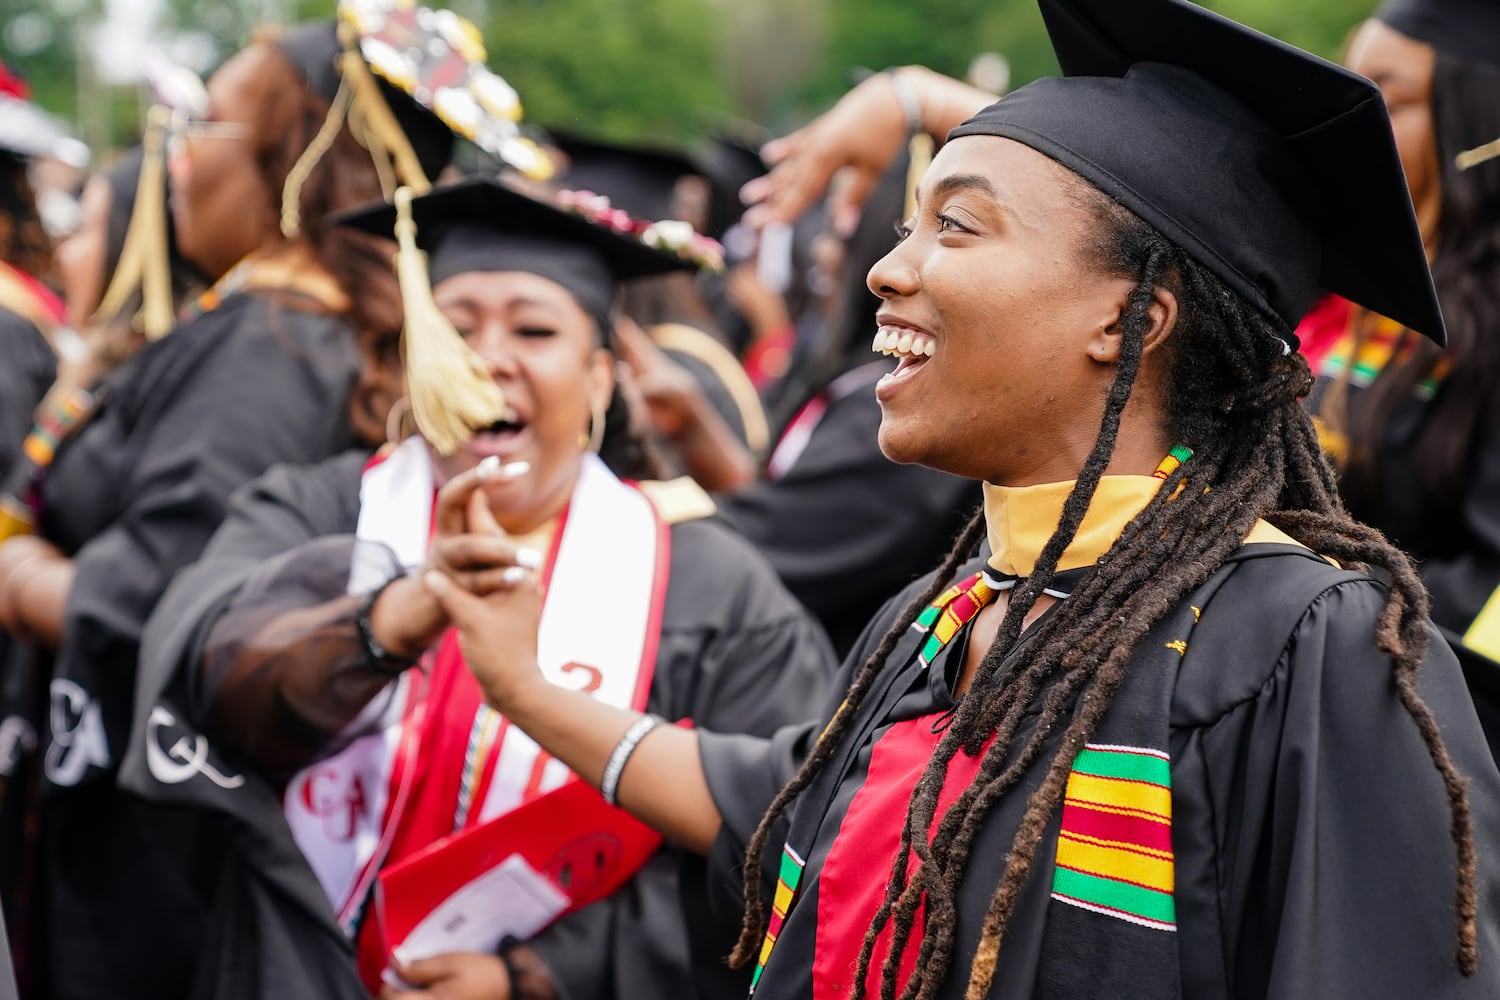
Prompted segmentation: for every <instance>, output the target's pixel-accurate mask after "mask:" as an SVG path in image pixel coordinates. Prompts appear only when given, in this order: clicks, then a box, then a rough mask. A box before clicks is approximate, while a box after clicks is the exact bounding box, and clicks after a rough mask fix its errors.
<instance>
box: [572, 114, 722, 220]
mask: <svg viewBox="0 0 1500 1000" xmlns="http://www.w3.org/2000/svg"><path fill="white" fill-rule="evenodd" d="M547 134H548V136H549V137H550V138H551V139H552V142H553V144H554V145H555V146H556V147H557V148H558V149H560V150H562V151H563V153H564V154H566V155H567V157H568V166H567V170H566V171H565V172H563V173H562V174H561V175H560V176H559V177H558V180H559V182H560V183H562V184H563V185H564V186H565V187H569V188H572V189H573V190H575V191H592V192H593V193H594V194H602V195H604V197H606V198H608V199H609V200H610V203H611V204H612V205H614V206H615V207H616V208H620V209H623V210H625V211H626V212H629V213H630V214H631V215H633V216H635V217H636V218H639V219H667V218H671V217H672V215H673V212H672V192H673V190H674V189H675V188H676V186H677V181H678V180H679V179H680V178H682V177H686V176H689V175H692V174H696V173H698V168H697V167H696V166H694V165H693V162H692V161H691V160H689V159H688V157H687V156H686V155H685V154H684V153H681V152H679V151H677V150H675V149H669V148H667V147H663V146H646V145H625V144H622V143H615V142H608V141H606V140H603V139H598V138H593V137H590V136H585V135H580V134H579V133H577V132H571V131H568V130H566V129H563V130H553V129H548V130H547Z"/></svg>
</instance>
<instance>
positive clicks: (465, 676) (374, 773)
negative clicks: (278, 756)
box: [283, 438, 668, 930]
mask: <svg viewBox="0 0 1500 1000" xmlns="http://www.w3.org/2000/svg"><path fill="white" fill-rule="evenodd" d="M435 489H436V487H435V483H434V479H433V475H432V467H431V463H430V460H429V458H428V455H427V450H426V446H425V445H424V444H423V443H422V441H421V440H420V439H418V438H412V439H410V440H408V441H407V442H406V443H405V444H403V445H402V446H401V447H400V448H398V449H396V450H395V451H394V452H392V453H391V455H390V456H389V457H388V458H387V459H386V460H385V461H383V462H381V463H379V464H377V465H373V466H372V467H371V468H369V469H367V470H366V472H365V476H364V480H363V483H362V484H361V488H360V516H359V526H358V528H357V535H358V537H359V538H360V539H361V540H362V541H364V540H369V541H378V542H381V543H383V544H384V545H386V546H388V547H389V548H390V549H391V550H392V551H393V552H394V553H395V554H396V557H397V558H398V559H399V560H400V561H401V563H402V564H403V565H404V566H407V567H409V568H412V569H415V568H416V567H417V566H420V565H421V564H422V562H423V561H424V559H425V557H426V552H427V545H428V540H429V537H430V534H431V530H432V512H433V498H434V496H435ZM666 539H667V530H666V525H665V524H663V523H662V522H661V520H660V519H659V518H658V516H657V514H656V511H655V510H654V509H653V507H652V506H651V504H650V502H649V501H648V500H647V499H646V498H645V497H644V496H643V495H642V494H641V493H640V492H638V491H636V490H634V489H632V488H631V487H629V486H626V485H625V484H623V483H621V482H620V481H619V480H618V479H616V478H615V477H614V475H613V474H611V473H610V471H609V470H608V469H607V468H605V466H604V464H603V463H602V462H600V461H599V460H598V459H597V458H596V457H595V456H593V455H585V456H584V459H583V466H582V468H581V470H580V473H579V477H578V482H577V483H576V484H575V486H574V489H573V496H572V498H571V500H570V502H569V505H568V509H567V511H566V512H565V514H564V516H563V520H562V523H561V525H560V526H559V528H558V531H557V534H556V537H555V538H554V542H553V546H552V551H551V552H550V553H548V559H547V563H546V565H545V567H544V570H543V574H544V575H543V581H544V584H545V587H546V594H545V598H544V600H543V605H542V617H541V622H540V625H539V627H538V633H537V660H538V663H539V664H540V666H541V668H542V672H543V674H544V675H545V676H546V677H547V678H548V680H550V681H552V682H553V683H555V684H558V685H562V686H567V687H582V688H584V689H586V690H589V691H591V692H592V693H593V694H594V695H595V697H597V698H599V699H600V700H602V701H605V702H607V703H609V704H612V705H618V706H621V707H626V706H629V707H634V708H638V709H639V708H643V707H644V706H645V702H646V697H647V694H648V693H649V691H650V687H651V677H652V673H653V671H654V667H655V663H656V649H657V640H658V637H659V635H660V630H661V607H662V603H663V599H664V597H665V593H666V577H667V563H668V558H667V547H666V545H667V543H666ZM368 571H369V568H368V567H362V566H361V565H360V563H359V561H358V560H356V564H355V566H354V568H353V569H352V571H351V573H350V582H349V590H350V592H351V593H361V592H367V591H369V590H371V589H373V588H374V587H375V586H378V585H379V583H381V582H382V578H381V577H380V576H379V575H378V573H377V574H376V575H375V576H373V577H372V576H371V575H369V572H368ZM353 725H354V726H357V727H359V728H358V730H357V731H359V732H362V733H365V734H367V735H363V736H361V737H359V738H358V739H355V740H354V741H353V742H352V743H351V744H350V745H349V746H348V747H346V748H345V749H344V750H343V751H341V752H340V753H338V754H335V755H334V756H332V757H329V758H327V759H325V760H323V761H320V762H319V763H317V764H315V765H313V766H311V767H309V768H307V769H305V770H304V771H302V772H301V773H299V774H298V775H297V776H296V777H295V778H293V780H292V782H291V783H290V784H289V785H288V786H287V790H286V795H285V797H284V800H283V809H284V811H285V813H286V817H287V822H288V824H289V825H290V826H291V829H292V833H293V835H294V837H295V838H296V840H297V844H298V846H299V847H301V849H302V852H303V854H304V855H305V856H306V857H307V860H308V862H309V864H310V865H311V866H312V869H313V871H314V873H315V874H316V875H317V877H318V881H319V882H320V883H321V884H322V886H323V889H324V891H325V892H326V893H327V894H328V898H329V900H330V901H331V902H332V904H333V906H334V907H335V909H336V911H337V913H338V917H339V920H340V923H341V924H342V925H343V926H344V927H345V929H346V930H352V928H353V925H354V923H355V918H356V917H357V916H358V913H359V911H360V908H361V907H362V905H363V903H364V901H365V900H366V898H367V897H368V894H369V891H370V888H371V885H372V884H373V881H374V878H375V875H376V874H377V873H378V872H379V870H380V868H381V867H382V866H383V865H385V864H387V863H389V862H393V861H396V860H399V859H400V858H401V857H404V856H406V855H409V854H411V853H414V852H415V851H417V850H421V849H422V848H423V847H426V846H427V845H428V844H431V843H432V842H434V841H435V840H437V839H440V838H441V837H443V836H447V835H448V834H449V833H452V832H453V831H454V829H455V827H456V826H461V825H473V824H474V823H476V822H482V821H484V820H488V819H492V818H494V817H496V816H499V815H501V814H503V813H505V812H507V811H509V810H511V809H513V808H515V807H516V806H518V805H520V804H521V803H523V802H526V801H529V800H530V799H532V798H534V797H535V796H537V795H539V794H541V793H543V792H546V791H551V790H552V789H554V788H556V787H558V786H559V785H561V784H563V783H564V782H565V781H567V780H568V779H569V777H570V776H571V772H569V771H568V769H567V768H566V767H564V766H563V765H562V764H560V763H559V762H557V761H555V760H552V759H551V758H550V757H548V756H547V755H546V754H545V753H543V752H542V751H541V750H540V748H539V747H538V746H537V745H536V743H535V742H533V741H532V740H531V739H530V738H529V737H527V736H526V735H525V734H524V733H522V732H521V731H520V730H519V729H516V728H515V727H513V726H510V725H508V724H507V723H506V722H505V720H504V719H503V718H501V717H500V716H499V715H497V714H496V713H494V712H493V711H492V710H490V709H489V708H487V707H486V706H485V704H484V699H483V696H482V694H481V692H480V690H479V685H478V683H477V682H476V681H475V680H474V678H473V676H472V675H471V674H470V673H469V671H468V669H467V667H466V666H465V665H464V663H463V658H462V656H461V655H460V654H459V651H458V642H457V638H456V635H455V633H453V632H452V631H451V630H450V631H449V632H448V633H446V634H445V635H444V637H443V639H442V640H441V641H440V642H439V643H438V644H437V646H436V647H435V648H434V649H433V650H430V651H429V653H428V655H427V656H426V657H425V658H424V660H423V664H422V668H421V669H414V670H408V671H407V672H406V673H405V674H404V675H403V676H402V677H401V679H400V680H399V681H397V682H394V683H393V684H392V685H391V688H390V689H388V694H387V695H386V696H383V697H382V698H379V699H376V701H375V702H373V703H372V704H371V706H370V707H369V708H368V709H367V710H366V712H365V713H364V715H363V716H362V717H361V718H360V719H357V720H356V721H355V723H354V724H353ZM476 803H477V804H478V808H474V804H476Z"/></svg>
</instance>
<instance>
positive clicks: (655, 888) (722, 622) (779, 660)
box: [530, 521, 834, 1000]
mask: <svg viewBox="0 0 1500 1000" xmlns="http://www.w3.org/2000/svg"><path fill="white" fill-rule="evenodd" d="M671 567H672V575H671V578H670V583H669V586H668V590H667V599H666V600H667V603H666V607H665V608H664V609H663V623H662V635H661V646H660V651H659V653H658V656H657V668H656V674H655V677H654V678H653V681H652V686H651V695H650V698H649V700H648V704H647V707H648V709H649V710H650V711H653V712H656V713H657V714H659V715H661V716H663V717H664V718H666V719H668V720H670V721H673V722H675V721H677V720H681V719H688V720H691V721H692V723H693V725H694V727H695V728H711V729H717V730H719V731H722V732H730V733H741V734H745V738H746V739H749V740H763V739H765V738H767V737H770V736H771V734H772V733H775V732H776V731H777V730H778V729H779V728H780V727H782V726H784V725H787V724H796V723H802V722H805V719H806V716H807V715H808V714H809V713H810V712H813V711H816V706H817V705H818V704H819V703H820V702H821V701H822V700H823V698H824V697H825V694H826V692H827V689H828V684H829V681H830V679H831V678H832V675H833V663H834V661H833V654H832V652H831V650H830V649H829V647H828V642H827V639H826V638H825V637H824V636H823V634H822V631H821V630H820V629H819V628H818V626H817V624H816V623H815V622H813V621H812V620H811V619H810V618H809V617H808V615H807V614H806V612H805V611H804V610H803V609H802V608H800V607H799V606H798V605H797V604H796V602H795V601H794V600H793V599H792V598H791V596H790V595H788V594H787V593H786V591H785V590H784V589H783V588H782V587H781V585H780V584H779V583H778V582H777V580H776V578H775V576H774V574H773V573H772V572H771V571H770V569H769V567H767V566H766V565H765V564H764V562H763V561H762V560H760V559H759V558H758V557H757V556H756V554H755V553H754V551H753V550H751V549H750V548H749V546H748V545H746V544H745V542H744V541H743V540H741V539H739V538H737V537H735V536H734V535H733V534H732V533H731V532H729V531H727V530H725V529H724V528H723V527H722V526H721V525H719V524H717V523H714V522H712V521H693V522H688V523H684V524H679V525H676V526H674V527H673V528H672V562H671ZM730 567H732V570H731V569H730ZM707 878H708V868H707V865H706V862H705V861H704V859H702V858H699V857H696V856H693V855H690V854H689V853H688V852H686V851H684V850H682V849H680V848H676V847H673V846H670V845H668V846H667V847H665V848H663V849H662V850H661V851H659V852H657V854H656V855H655V856H654V857H653V858H652V859H651V860H650V861H649V862H648V863H647V865H646V867H645V868H643V869H642V870H641V871H640V872H638V873H637V874H636V876H635V878H634V879H632V880H631V882H630V883H629V884H628V885H627V886H626V887H625V888H624V889H622V890H621V891H619V892H617V893H615V895H613V896H611V897H610V898H609V899H607V900H604V901H602V902H601V903H598V904H595V905H594V906H591V907H588V908H587V909H585V910H582V911H580V912H579V913H577V914H574V915H572V916H570V917H568V918H567V919H565V920H562V921H559V922H558V923H557V924H555V925H554V926H553V927H551V928H549V929H548V930H547V931H546V932H544V933H543V934H542V935H540V936H539V937H538V938H536V939H535V940H533V941H532V942H531V943H530V948H531V949H533V951H534V953H535V954H536V955H537V956H539V957H540V959H541V960H542V961H543V962H545V964H546V966H547V967H548V969H549V970H550V975H551V978H552V980H553V982H554V984H555V985H556V988H557V993H558V995H559V996H561V997H564V998H573V1000H605V998H620V1000H627V998H633V997H637V996H645V995H648V994H649V995H657V996H682V997H694V996H698V997H704V998H708V997H719V996H735V995H742V994H743V993H744V991H745V988H746V986H747V985H748V980H745V979H744V977H743V976H742V975H741V974H740V973H733V972H730V971H729V970H728V969H727V968H726V967H725V965H724V963H723V958H724V956H725V955H727V954H728V953H729V950H730V948H731V947H732V946H733V936H732V934H733V932H734V931H736V930H737V928H738V922H737V920H736V921H735V923H734V924H733V927H730V926H728V925H726V924H724V923H722V922H720V921H717V920H715V919H714V916H713V914H712V913H711V912H710V911H709V909H708V907H707V896H706V888H705V887H706V880H707Z"/></svg>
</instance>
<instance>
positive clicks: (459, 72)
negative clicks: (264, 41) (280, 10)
mask: <svg viewBox="0 0 1500 1000" xmlns="http://www.w3.org/2000/svg"><path fill="white" fill-rule="evenodd" d="M279 45H280V46H281V49H282V51H283V52H285V53H286V55H287V58H288V59H289V60H290V61H291V63H292V65H293V66H294V67H296V69H297V71H298V73H300V74H301V76H302V78H303V80H304V82H306V84H307V86H308V87H309V89H311V90H312V91H313V92H314V93H317V94H318V95H320V96H321V97H323V98H324V99H325V100H327V101H328V102H329V112H328V119H327V120H326V121H325V123H324V127H323V128H322V129H321V130H320V132H319V134H318V136H317V137H315V138H314V140H313V142H312V143H311V144H310V145H309V146H308V148H307V150H306V152H304V153H303V155H302V157H301V158H300V159H299V160H298V162H297V164H296V165H295V166H294V167H293V168H292V170H291V172H290V174H289V176H288V177H287V183H286V188H285V189H284V190H283V192H282V231H283V232H284V233H285V234H286V235H287V237H288V238H292V237H294V236H295V235H296V234H297V232H298V231H299V230H300V223H299V220H298V210H297V200H298V196H299V194H300V191H301V184H302V183H303V181H305V179H306V177H307V174H308V173H309V172H310V171H311V170H312V168H313V166H314V165H315V164H316V163H317V161H318V160H319V159H320V158H321V157H322V155H323V154H324V153H325V152H327V149H328V146H329V145H331V144H332V141H333V137H334V136H335V135H336V134H337V132H338V128H339V126H340V125H342V124H345V123H347V124H348V125H349V127H350V128H351V129H352V130H354V132H355V135H356V138H358V139H359V140H360V142H361V144H362V145H364V146H365V148H366V149H368V150H369V151H370V153H371V155H372V156H373V157H374V158H375V161H376V166H377V169H379V171H380V174H381V177H382V179H383V180H384V179H386V178H394V179H395V181H396V182H399V183H400V184H402V185H405V186H407V187H410V188H412V189H413V190H414V191H416V192H418V193H421V192H425V191H426V190H428V189H429V188H430V187H431V186H432V181H433V180H434V179H435V178H436V177H437V175H438V174H439V173H441V171H442V169H443V168H444V167H445V166H447V164H448V162H449V160H450V158H451V157H452V152H453V139H454V136H455V135H457V136H461V137H463V138H465V139H468V140H469V141H471V142H473V143H474V144H475V145H476V146H478V147H480V148H481V149H483V150H484V151H485V152H487V153H489V154H491V155H492V156H494V157H496V158H497V159H498V160H499V161H500V162H501V163H503V164H505V165H507V166H510V167H513V168H514V169H516V170H519V171H521V172H523V173H526V174H528V175H530V176H532V177H537V178H545V177H547V176H548V175H549V174H550V173H551V164H550V162H549V161H548V159H547V157H546V156H545V155H544V154H543V153H542V152H541V150H540V149H539V148H538V147H537V146H536V144H535V143H533V142H531V141H530V140H529V139H527V138H525V137H524V136H522V135H521V131H520V126H519V125H518V122H519V121H520V118H521V102H520V99H519V97H517V95H516V92H515V90H514V89H512V88H511V86H510V85H509V84H508V83H506V82H505V81H504V80H503V79H501V78H500V77H499V76H498V75H497V74H495V73H493V72H491V71H490V70H489V69H488V68H487V67H486V66H485V65H484V60H485V49H484V42H483V40H482V38H481V37H480V34H479V29H478V28H476V27H475V26H474V25H473V24H472V23H471V22H470V21H469V20H468V19H466V18H463V17H460V16H459V15H458V14H455V13H453V12H452V11H449V10H438V9H433V8H429V7H424V6H421V5H419V4H417V3H415V2H413V0H341V2H340V4H339V9H338V19H337V21H336V22H333V23H327V22H323V23H316V24H310V25H304V26H303V27H300V28H297V29H295V30H293V31H291V32H289V33H288V34H287V35H285V36H284V37H282V38H281V39H280V40H279ZM393 191H394V186H392V187H388V188H387V194H390V193H392V192H393Z"/></svg>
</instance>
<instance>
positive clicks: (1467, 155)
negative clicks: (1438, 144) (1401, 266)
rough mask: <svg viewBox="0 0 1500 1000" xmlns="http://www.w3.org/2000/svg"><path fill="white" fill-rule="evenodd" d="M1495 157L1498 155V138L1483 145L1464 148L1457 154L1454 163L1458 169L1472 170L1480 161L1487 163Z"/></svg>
mask: <svg viewBox="0 0 1500 1000" xmlns="http://www.w3.org/2000/svg"><path fill="white" fill-rule="evenodd" d="M1496 157H1500V139H1496V140H1495V141H1493V142H1487V143H1485V144H1484V145H1483V146H1477V147H1475V148H1474V149H1466V150H1464V151H1463V152H1462V153H1459V154H1458V156H1457V157H1456V158H1455V160H1454V163H1455V165H1456V166H1457V167H1458V169H1460V170H1473V169H1474V168H1475V167H1477V166H1479V165H1480V164H1481V163H1488V162H1489V161H1490V160H1493V159H1495V158H1496Z"/></svg>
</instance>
